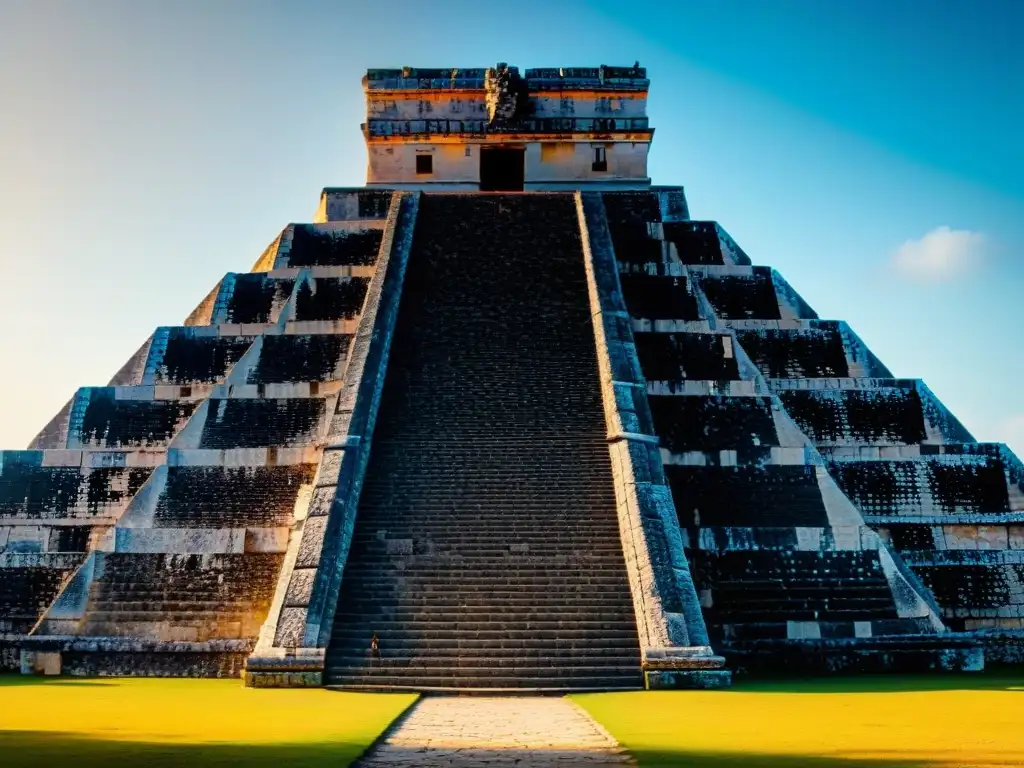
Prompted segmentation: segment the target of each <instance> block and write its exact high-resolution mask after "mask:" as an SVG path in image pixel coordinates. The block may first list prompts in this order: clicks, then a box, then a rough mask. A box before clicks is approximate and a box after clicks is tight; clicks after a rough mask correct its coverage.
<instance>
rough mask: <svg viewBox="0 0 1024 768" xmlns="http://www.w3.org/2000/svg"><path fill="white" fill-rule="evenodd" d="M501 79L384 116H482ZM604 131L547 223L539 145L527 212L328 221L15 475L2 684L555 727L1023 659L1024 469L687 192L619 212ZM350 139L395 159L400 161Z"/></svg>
mask: <svg viewBox="0 0 1024 768" xmlns="http://www.w3.org/2000/svg"><path fill="white" fill-rule="evenodd" d="M500 66H501V65H500ZM500 66H499V68H498V70H497V71H506V75H507V76H506V77H504V78H495V77H494V76H493V74H490V75H489V74H488V73H487V72H486V71H484V70H452V71H450V72H449V71H447V70H444V71H439V70H420V71H415V70H371V71H370V73H368V76H367V78H366V80H364V84H366V88H367V91H368V94H370V95H372V94H374V93H375V92H376V91H377V90H379V91H381V92H382V93H386V94H388V95H389V96H388V97H389V98H390V96H391V95H394V94H399V96H402V95H403V94H406V92H407V91H408V92H410V93H413V94H414V95H415V97H416V98H418V99H420V100H421V103H422V99H424V98H426V95H425V93H424V92H428V91H429V93H430V94H431V98H433V95H432V94H435V93H442V94H448V95H450V93H449V92H455V91H457V92H459V93H472V94H477V92H479V94H478V96H479V101H480V103H481V104H484V103H485V95H486V96H487V98H490V99H491V100H492V101H493V100H494V99H498V100H499V101H500V99H501V98H502V93H500V92H499V93H497V95H495V94H494V93H489V92H488V91H487V89H488V88H491V87H492V85H491V84H492V83H493V82H499V83H505V82H507V81H508V80H509V79H510V78H511V80H512V81H513V82H514V81H515V79H516V78H517V77H519V76H518V71H517V70H514V68H511V69H508V68H506V70H501V69H500ZM494 71H495V70H492V71H491V72H492V73H493V72H494ZM439 73H440V74H439ZM523 83H525V85H524V84H523ZM552 83H555V84H557V85H558V87H559V88H560V89H561V91H560V92H561V93H564V92H566V89H568V88H569V87H570V86H571V87H572V88H573V89H575V90H574V91H573V92H574V93H577V94H579V93H584V92H585V93H591V94H598V95H597V96H595V97H594V98H595V99H597V101H595V103H598V104H600V103H601V102H600V101H599V99H600V98H605V99H608V98H625V97H622V96H621V94H622V93H626V94H629V93H641V92H642V93H643V94H644V95H645V94H646V83H647V81H646V74H645V73H644V72H643V70H638V69H636V68H632V69H625V68H623V69H615V68H604V67H602V68H600V70H597V69H595V70H566V69H563V70H528V71H527V73H526V76H525V78H523V80H522V83H520V85H519V86H517V90H516V93H517V94H519V95H518V97H517V98H519V100H520V101H522V94H523V93H529V94H535V95H536V94H539V95H536V96H531V98H535V99H536V100H537V101H538V102H539V103H544V98H546V96H545V94H546V93H547V92H548V91H549V90H551V89H552V88H554V87H555V86H554V85H552ZM502 87H504V86H502ZM631 88H632V89H633V90H632V91H631V90H630V89H631ZM588 89H589V90H588ZM608 89H612V90H611V91H609V90H608ZM606 93H618V94H620V96H618V97H615V96H602V95H601V94H606ZM409 98H412V97H411V96H410V97H409ZM474 98H476V96H474ZM576 99H577V103H579V102H581V101H582V99H583V97H582V96H579V95H577V97H576ZM556 101H558V102H559V103H560V104H561V105H562V106H561V107H559V108H562V109H564V108H565V107H564V102H565V97H564V96H562V97H560V99H558V100H556ZM368 103H371V102H370V96H368ZM517 103H518V102H517ZM389 108H390V107H389ZM453 109H454V108H453ZM463 109H464V107H460V108H459V110H463ZM510 109H511V108H510ZM575 109H576V110H577V112H576V114H577V115H578V114H579V110H580V107H579V106H578V104H577V106H576V107H575ZM459 110H457V111H459ZM481 111H485V110H481ZM368 114H370V115H371V116H372V115H374V114H377V110H376V108H368ZM496 114H502V115H504V116H503V117H502V118H501V119H502V120H503V121H505V122H504V123H503V124H502V125H495V126H492V128H491V129H490V131H491V132H490V133H487V131H486V130H485V131H484V133H485V135H487V136H489V137H490V138H492V139H495V140H497V138H500V137H504V138H503V139H502V141H505V142H507V141H508V140H509V139H508V136H509V135H512V134H510V133H509V132H513V133H514V135H515V136H520V137H521V136H523V135H527V136H529V135H532V134H530V133H529V130H528V129H530V130H534V131H535V132H545V131H546V132H548V133H547V134H545V136H547V137H548V139H550V138H551V137H550V136H549V135H548V134H550V133H551V132H552V131H555V130H556V128H553V127H552V125H554V124H541V121H542V120H543V119H547V118H542V117H538V116H537V114H538V113H537V112H535V113H534V114H533V115H529V116H523V117H521V118H519V122H516V119H517V118H515V116H514V110H512V111H509V110H508V109H506V110H505V112H501V111H500V110H498V111H497V112H496ZM508 114H512V115H513V117H512V118H509V117H508ZM382 119H384V118H382ZM480 119H481V120H482V121H484V122H486V120H487V117H486V115H484V116H482V117H481V118H480ZM551 119H554V118H551ZM581 119H582V118H579V117H578V116H577V117H573V118H571V120H572V121H573V122H572V125H568V124H567V123H565V120H569V118H564V119H563V122H562V123H558V124H557V126H556V127H557V130H558V131H562V132H563V133H564V134H565V135H566V136H570V137H572V138H574V140H578V139H579V136H580V135H583V134H584V133H586V131H590V132H594V131H597V130H599V131H600V137H601V138H600V141H601V142H602V143H601V147H602V149H601V151H600V152H598V153H597V154H595V156H594V157H595V158H596V159H594V160H593V170H592V172H593V174H594V175H595V177H596V179H591V178H589V177H587V178H584V179H582V180H581V179H579V178H576V175H578V166H576V165H573V166H572V167H571V170H570V171H566V173H568V174H570V175H572V176H573V177H572V178H571V179H569V178H567V179H566V180H564V181H558V180H555V181H552V180H551V179H550V178H545V180H543V181H538V182H535V183H532V186H531V175H530V174H531V172H530V170H529V169H530V167H531V166H530V162H531V161H530V159H529V158H530V154H529V153H530V151H531V150H530V146H532V145H531V144H530V143H529V142H527V143H526V148H525V150H524V151H525V153H526V154H525V157H526V160H525V161H522V160H520V162H525V168H526V171H525V172H524V171H522V170H521V169H520V171H518V173H519V176H518V178H516V177H515V174H513V175H512V177H509V176H508V175H507V171H508V168H509V167H510V166H509V160H510V158H511V159H512V160H515V156H514V155H513V154H512V153H513V152H516V151H519V150H517V149H515V148H514V147H513V149H512V150H508V149H501V150H500V151H503V152H506V153H509V154H507V155H505V156H502V157H501V158H500V162H499V161H497V160H495V159H494V158H493V157H492V159H491V160H488V161H484V160H483V159H482V158H481V161H480V168H481V169H486V168H487V167H492V168H499V169H500V173H501V174H506V175H504V176H496V177H495V178H496V179H498V181H497V182H496V183H497V185H498V186H499V187H502V186H503V185H508V184H510V183H511V184H512V186H513V188H514V189H524V190H526V191H521V192H515V191H507V190H505V191H497V192H481V191H479V190H467V189H465V188H464V187H463V186H460V185H461V184H462V182H459V183H451V184H437V185H436V186H431V185H430V184H429V183H427V181H426V180H424V179H416V178H414V177H413V179H412V181H410V180H409V178H407V177H405V176H403V177H402V178H397V177H396V178H390V179H389V178H374V175H373V173H372V172H371V183H370V184H369V185H368V186H367V187H366V188H344V189H342V188H329V189H326V190H324V192H323V194H322V196H321V201H320V206H319V209H318V211H317V213H316V215H315V217H314V223H311V224H291V225H289V226H287V227H286V228H285V229H284V230H283V231H282V232H281V234H280V235H279V236H278V237H277V238H276V239H275V240H274V242H273V243H272V244H271V245H270V246H269V247H268V248H267V250H266V251H265V252H264V254H263V255H262V256H261V257H260V258H259V259H258V261H257V262H256V264H255V265H254V267H253V269H252V270H251V271H250V272H247V273H230V274H228V275H226V276H225V277H224V279H223V280H221V282H220V283H219V284H218V285H217V286H216V287H215V288H214V289H213V290H212V291H211V292H210V294H209V295H208V296H207V297H206V298H205V299H204V300H203V301H202V303H201V304H200V305H199V306H198V307H197V308H196V310H195V311H194V312H193V313H192V314H191V315H190V316H189V317H188V318H187V319H186V320H185V323H184V324H183V325H182V326H172V327H164V328H158V329H157V330H156V331H155V332H154V333H153V334H152V336H151V337H150V338H149V339H147V340H146V342H145V343H144V344H143V345H142V347H141V348H140V349H139V351H138V352H137V353H136V354H135V355H134V356H133V357H132V358H131V359H130V360H129V361H128V362H127V363H126V364H125V365H124V367H123V368H122V369H121V370H120V371H119V372H118V373H117V374H116V375H115V377H114V378H113V379H112V380H111V381H110V383H109V384H108V385H107V386H105V387H86V388H82V389H79V390H78V391H77V392H76V393H75V395H74V397H73V398H72V400H71V401H70V402H69V403H68V404H67V405H66V406H65V407H64V408H63V409H62V410H61V412H60V413H59V414H58V415H57V416H56V417H55V418H54V419H53V420H52V421H51V422H50V424H48V425H47V426H46V427H45V428H44V429H43V430H42V431H41V432H40V434H39V435H38V437H37V438H36V439H35V440H34V441H33V444H32V445H31V446H30V448H29V449H28V450H24V451H18V450H13V451H3V452H0V633H2V634H0V662H2V668H4V669H11V670H17V669H20V670H21V671H22V672H23V673H27V674H30V673H46V674H55V673H61V672H62V673H65V674H75V675H103V674H132V675H193V676H238V675H244V677H245V680H246V682H247V683H248V684H250V685H255V686H304V685H324V684H327V685H338V686H345V687H351V688H360V689H389V690H390V689H403V688H405V689H417V690H463V689H476V690H488V689H495V690H504V689H524V688H526V689H533V690H551V691H555V690H582V689H613V688H637V687H643V686H648V687H715V686H722V685H727V684H728V682H729V680H730V675H731V673H732V672H733V671H738V672H769V673H773V674H778V673H820V672H837V671H881V670H890V669H899V670H938V669H962V670H972V669H979V668H981V667H982V665H983V664H984V660H985V658H988V659H989V660H990V661H1015V660H1016V661H1019V660H1020V659H1021V658H1022V657H1024V651H1022V650H1021V648H1022V645H1021V638H1022V637H1024V632H1022V623H1024V589H1022V582H1024V559H1022V558H1021V557H1020V556H1019V555H1020V553H1021V552H1024V467H1022V465H1021V462H1020V461H1019V460H1018V459H1017V458H1016V457H1015V456H1014V455H1013V454H1012V453H1011V452H1010V451H1009V450H1008V449H1007V448H1006V447H1005V446H1003V445H997V444H983V443H977V442H976V441H974V439H973V438H972V437H971V435H970V434H969V433H968V432H967V431H966V430H965V429H964V427H963V426H962V425H961V424H960V423H959V422H958V421H957V420H956V418H955V417H954V416H953V415H952V414H950V413H949V411H948V410H947V409H946V408H945V407H944V406H943V405H942V404H941V403H940V402H939V401H938V400H937V399H936V398H935V396H934V395H933V394H932V393H931V392H930V391H929V390H928V388H927V387H926V386H925V385H924V384H923V383H922V382H920V381H918V380H905V379H895V378H893V377H892V375H891V373H890V372H889V370H888V369H887V368H885V366H884V365H883V364H882V363H881V362H880V361H879V360H878V359H877V358H876V357H875V356H874V355H873V354H872V353H871V352H870V350H868V349H867V348H866V347H865V345H864V344H863V343H862V342H861V340H860V339H859V338H858V337H857V335H856V334H855V333H854V332H853V331H852V330H851V329H850V328H849V327H848V326H847V325H846V324H845V323H842V322H839V321H835V320H822V319H819V318H818V316H817V315H816V314H815V313H814V311H813V310H812V309H811V308H810V307H809V306H808V304H807V303H806V302H805V301H804V300H803V299H802V298H801V297H800V296H799V295H798V294H797V293H796V291H795V290H793V288H791V287H790V286H789V285H788V284H787V283H786V282H785V280H783V278H782V277H781V276H780V275H779V274H778V273H776V272H774V271H773V270H771V269H770V268H767V267H760V266H752V264H751V260H750V259H749V258H748V257H747V255H746V254H745V253H744V252H743V251H742V250H741V249H740V248H739V246H737V245H736V243H734V242H733V241H732V239H731V238H730V237H729V236H728V235H727V234H726V233H725V231H724V230H723V229H722V228H721V227H720V226H719V225H718V224H716V223H714V222H701V221H693V220H691V219H690V217H689V213H688V210H687V205H686V199H685V195H684V193H683V190H682V188H681V187H652V186H651V185H650V183H649V180H647V181H646V182H644V181H643V180H642V179H641V180H640V181H637V180H635V179H629V178H626V175H628V174H625V172H623V174H620V177H619V179H618V181H617V182H616V183H611V182H609V181H608V180H607V179H606V178H605V177H604V176H600V174H605V173H608V172H609V170H608V167H607V166H606V162H607V163H609V164H611V167H612V168H613V169H614V168H615V166H614V163H615V160H614V159H613V158H614V157H615V152H616V151H617V149H618V145H617V144H615V143H614V141H612V142H611V143H609V139H608V138H607V137H608V136H611V137H612V138H613V139H615V138H616V136H617V134H616V133H615V132H616V131H618V130H622V131H626V133H627V134H628V135H625V134H623V136H624V138H623V137H620V138H621V140H622V141H623V142H624V143H625V142H627V141H628V142H633V143H636V141H637V136H642V135H644V134H642V130H643V129H642V127H641V126H640V124H639V123H638V122H636V121H639V120H641V119H642V120H643V121H644V122H646V118H641V117H631V118H629V120H630V121H632V122H630V123H629V125H628V126H616V125H614V124H611V125H610V124H608V123H601V124H600V126H597V125H596V124H588V125H583V124H582V123H581V122H580V121H581ZM595 119H596V118H595ZM600 119H602V120H605V119H606V118H600ZM384 120H385V122H386V121H387V120H392V118H390V117H389V118H386V119H384ZM510 120H511V122H509V121H510ZM613 123H614V120H613ZM531 126H532V128H531ZM428 128H429V126H426V125H424V126H414V125H412V124H411V123H410V126H409V131H411V132H413V133H416V132H417V131H419V132H420V133H422V132H423V131H427V132H428V133H429V131H428ZM449 128H450V126H449ZM364 130H365V132H366V134H367V136H368V143H369V144H370V146H371V158H372V152H373V151H375V150H374V147H375V146H376V145H374V144H372V143H371V142H370V138H371V137H373V136H374V135H375V132H376V133H380V134H381V135H382V136H384V137H385V138H384V139H382V141H384V142H385V145H386V146H391V145H389V144H387V142H390V141H391V140H392V139H391V138H388V137H391V136H393V135H395V132H396V131H399V129H397V128H395V127H394V126H390V127H389V128H387V130H385V129H383V128H380V126H377V125H376V124H375V122H374V120H373V119H368V124H367V126H365V127H364ZM431 130H432V129H431ZM462 130H463V131H464V132H465V133H466V135H473V136H476V135H477V134H476V133H473V131H475V130H476V128H475V127H466V126H465V125H463V126H462ZM638 131H640V132H641V133H637V132H638ZM399 132H400V131H399ZM649 134H650V132H649V131H648V132H647V134H646V135H647V137H648V138H647V140H648V142H649V138H650V135H649ZM417 135H419V134H417ZM559 135H561V134H559ZM496 137H497V138H496ZM562 138H563V139H564V138H565V136H562ZM548 143H549V144H553V142H551V141H548ZM541 144H543V141H541ZM396 146H397V145H396ZM501 146H502V147H505V146H506V145H505V144H502V145H501ZM392 149H394V147H392ZM470 149H471V148H470V147H469V146H468V145H467V148H466V152H465V155H464V156H463V155H461V154H460V155H458V157H459V158H460V162H461V158H462V157H469V156H470V154H471V151H470ZM381 151H382V152H383V150H381ZM417 151H419V150H417ZM445 151H448V150H445ZM460 151H461V149H460ZM561 151H563V150H556V149H550V148H549V149H546V150H545V149H544V147H543V146H538V155H540V154H542V153H543V152H547V153H548V158H549V160H551V162H552V163H554V164H555V165H556V167H561V166H558V163H560V162H561V160H559V159H558V158H559V157H560V155H559V154H558V152H561ZM455 154H457V153H455ZM455 154H452V156H453V157H454V156H455ZM380 157H383V154H381V155H380ZM433 157H437V158H438V162H439V164H440V163H441V162H443V161H444V159H445V157H447V156H446V155H445V154H444V152H440V151H439V153H438V154H436V155H434V156H433ZM520 157H523V155H520ZM606 158H607V161H606ZM373 162H374V161H373V160H372V159H371V171H372V166H373ZM381 162H384V161H381ZM389 162H390V161H389ZM589 162H590V161H589V160H588V163H589ZM488 163H490V166H488V165H487V164H488ZM429 165H431V164H428V163H423V162H420V161H417V162H416V163H415V173H416V174H422V173H424V170H423V169H424V168H427V167H428V166H429ZM382 167H383V166H382ZM631 168H632V170H630V171H629V173H634V174H635V170H636V169H635V166H631ZM439 172H441V171H439V169H437V168H436V167H434V168H432V170H430V171H429V173H439ZM612 172H614V170H613V171H612ZM395 173H399V174H400V175H401V174H407V173H412V171H410V170H408V169H403V168H399V169H398V170H396V171H395ZM479 173H480V174H481V175H480V177H479V179H478V181H479V186H485V181H484V178H485V174H486V173H490V171H486V170H481V171H479ZM624 174H625V175H624ZM510 178H511V182H510V181H509V179H510ZM515 185H518V186H515Z"/></svg>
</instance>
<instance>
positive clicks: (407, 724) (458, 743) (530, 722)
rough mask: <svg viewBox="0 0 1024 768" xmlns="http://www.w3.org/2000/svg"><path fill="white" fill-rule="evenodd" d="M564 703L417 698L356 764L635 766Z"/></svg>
mask: <svg viewBox="0 0 1024 768" xmlns="http://www.w3.org/2000/svg"><path fill="white" fill-rule="evenodd" d="M635 764H636V763H635V762H634V760H633V759H632V758H631V757H630V756H629V755H628V753H626V752H625V751H624V750H623V749H622V748H621V747H619V745H618V744H617V743H616V742H615V740H614V739H613V738H612V737H611V736H610V735H608V733H607V732H606V731H605V730H604V729H603V728H601V727H600V726H599V725H597V724H596V723H595V722H594V721H593V720H592V719H591V718H590V716H589V715H588V714H587V713H586V712H584V711H583V710H582V709H581V708H579V707H577V706H576V705H575V704H573V703H571V702H570V701H569V700H568V699H557V698H535V697H515V698H505V699H498V698H484V697H473V698H451V697H445V698H425V699H421V700H420V701H419V702H417V703H416V704H414V705H413V709H412V711H411V712H409V713H408V714H406V715H405V716H404V717H403V718H402V719H401V720H400V721H399V724H398V726H397V727H396V728H394V729H393V730H392V731H390V732H389V733H388V734H387V735H386V736H385V738H384V740H383V741H381V742H380V743H379V744H378V745H377V746H375V747H374V748H373V749H371V750H370V751H369V752H368V753H367V754H366V755H365V756H364V757H363V758H362V759H361V760H360V761H359V762H358V763H357V765H358V766H361V767H362V768H378V767H379V768H385V766H409V768H413V766H415V768H435V766H437V767H438V768H439V767H440V766H446V767H448V766H465V767H466V768H470V766H474V767H475V766H491V765H529V766H539V767H541V768H543V767H544V766H556V765H573V766H576V765H579V766H589V765H635Z"/></svg>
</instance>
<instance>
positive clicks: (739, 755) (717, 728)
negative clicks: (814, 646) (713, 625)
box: [573, 675, 1024, 768]
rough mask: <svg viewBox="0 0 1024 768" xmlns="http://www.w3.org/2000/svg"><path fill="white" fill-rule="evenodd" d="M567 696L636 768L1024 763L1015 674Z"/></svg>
mask: <svg viewBox="0 0 1024 768" xmlns="http://www.w3.org/2000/svg"><path fill="white" fill-rule="evenodd" d="M573 698H574V700H575V701H576V702H577V703H578V704H580V705H581V706H583V707H584V708H585V709H586V710H587V711H588V712H590V713H591V714H592V715H593V716H594V718H595V719H596V720H597V721H598V722H599V723H601V724H602V725H603V726H604V727H605V728H606V729H607V730H608V731H610V732H611V734H612V735H613V736H615V737H616V738H617V739H618V740H619V741H620V742H621V743H622V744H623V746H625V747H626V748H627V749H629V750H630V751H631V752H632V753H633V755H634V756H635V757H637V759H638V760H639V762H640V765H641V766H642V767H646V766H699V767H702V768H726V766H744V767H745V768H768V766H772V768H775V767H778V768H798V767H799V768H855V767H856V768H936V767H938V766H941V767H942V768H952V766H956V767H957V768H961V767H965V766H972V767H974V768H977V767H981V766H984V767H985V768H988V767H989V766H1021V765H1024V728H1022V727H1021V719H1022V717H1024V677H996V676H989V675H985V676H981V677H975V676H956V677H947V676H938V677H921V678H917V677H860V678H852V679H839V680H835V679H833V680H815V681H807V682H789V683H741V684H739V685H737V686H736V687H735V688H734V689H732V690H730V691H650V692H642V691H641V692H636V693H607V694H583V695H578V696H574V697H573Z"/></svg>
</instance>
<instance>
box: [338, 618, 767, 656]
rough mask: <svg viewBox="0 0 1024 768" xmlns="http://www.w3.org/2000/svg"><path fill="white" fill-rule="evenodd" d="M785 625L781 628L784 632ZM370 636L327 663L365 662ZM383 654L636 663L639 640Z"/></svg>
mask: <svg viewBox="0 0 1024 768" xmlns="http://www.w3.org/2000/svg"><path fill="white" fill-rule="evenodd" d="M785 626H786V625H784V624H783V625H782V627H783V629H785ZM369 639H370V636H369V635H366V636H365V637H362V638H359V639H356V638H351V639H350V640H349V641H348V642H344V643H340V644H338V645H337V646H335V647H332V649H331V651H330V652H329V653H328V659H349V658H354V659H362V658H364V657H365V656H366V655H367V654H368V653H369V647H370V642H369ZM378 639H380V638H379V636H378ZM382 643H383V644H382V647H381V653H382V654H383V655H385V656H388V657H392V656H395V657H403V658H417V657H419V656H426V657H430V658H437V659H440V658H447V659H452V658H474V659H487V658H517V659H533V658H548V657H551V658H554V657H558V656H561V655H565V654H572V655H573V657H574V658H587V659H597V658H602V659H604V658H615V659H625V658H628V659H633V658H634V657H636V656H637V654H638V653H639V650H638V647H637V640H636V637H634V638H633V639H632V640H619V641H616V642H615V643H613V642H611V641H605V642H604V644H598V643H597V642H595V641H589V642H588V641H572V642H565V641H550V640H535V641H520V642H518V643H516V642H513V643H509V644H502V645H498V644H496V643H491V644H487V643H484V642H480V641H468V640H459V641H458V642H457V643H455V642H453V641H451V640H417V641H409V640H403V639H401V638H389V639H385V640H384V641H382Z"/></svg>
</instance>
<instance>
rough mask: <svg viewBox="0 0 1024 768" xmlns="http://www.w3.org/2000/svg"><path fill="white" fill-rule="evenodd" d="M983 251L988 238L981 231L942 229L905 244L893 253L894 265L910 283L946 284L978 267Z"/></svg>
mask: <svg viewBox="0 0 1024 768" xmlns="http://www.w3.org/2000/svg"><path fill="white" fill-rule="evenodd" d="M984 250H985V236H984V235H983V234H982V233H981V232H972V231H971V230H969V229H950V228H949V227H945V226H943V227H936V228H935V229H933V230H932V231H931V232H929V233H927V234H926V235H925V236H924V237H922V238H920V239H918V240H908V241H907V242H905V243H904V244H903V245H901V246H900V247H899V249H897V251H896V252H895V253H894V254H893V256H892V263H893V265H894V266H895V267H896V269H897V270H898V271H899V272H900V273H902V274H903V275H904V276H905V277H907V278H908V279H910V280H917V281H920V282H935V283H938V282H946V281H949V280H953V279H955V278H957V277H960V276H961V275H963V274H965V273H967V272H969V271H970V270H971V268H972V267H976V266H977V265H978V263H979V262H980V261H981V259H982V256H983V252H984Z"/></svg>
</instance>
